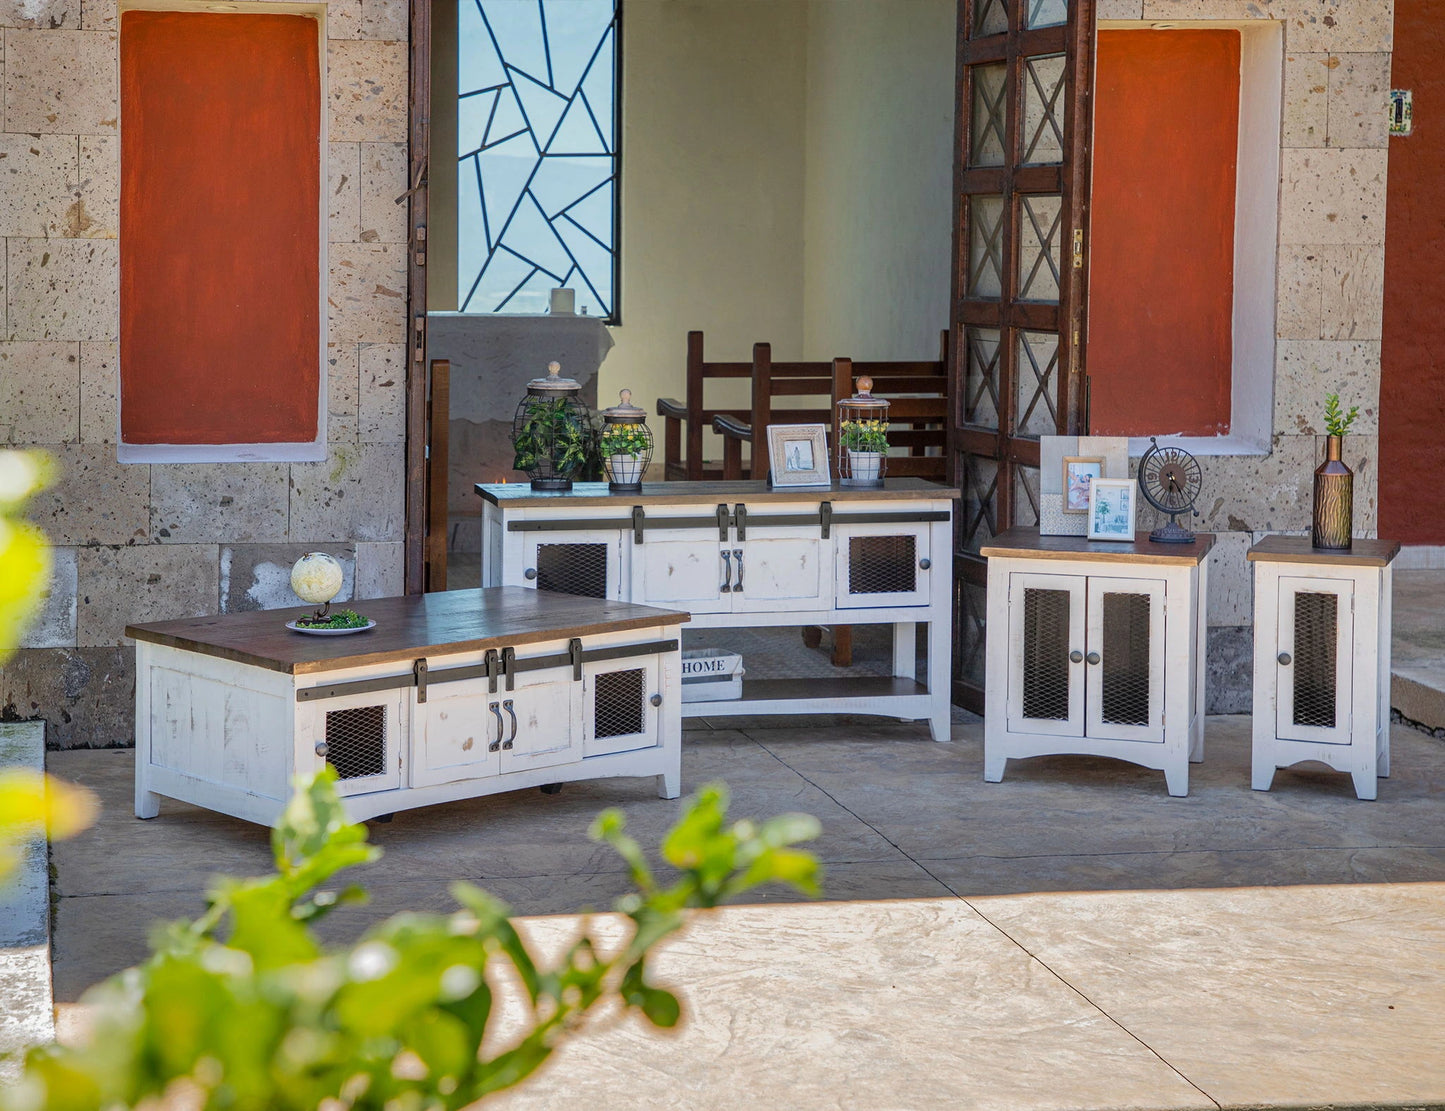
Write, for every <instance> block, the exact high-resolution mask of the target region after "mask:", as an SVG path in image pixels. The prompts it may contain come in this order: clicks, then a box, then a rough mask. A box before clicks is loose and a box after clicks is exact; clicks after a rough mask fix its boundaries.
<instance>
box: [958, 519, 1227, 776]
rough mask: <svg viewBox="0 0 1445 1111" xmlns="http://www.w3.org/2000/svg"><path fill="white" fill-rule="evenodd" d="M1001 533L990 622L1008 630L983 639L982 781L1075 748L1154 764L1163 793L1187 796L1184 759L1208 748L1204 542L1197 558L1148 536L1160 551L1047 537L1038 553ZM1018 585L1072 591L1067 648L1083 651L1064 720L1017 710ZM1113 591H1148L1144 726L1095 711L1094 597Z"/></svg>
mask: <svg viewBox="0 0 1445 1111" xmlns="http://www.w3.org/2000/svg"><path fill="white" fill-rule="evenodd" d="M1021 532H1022V530H1020V534H1021ZM1009 536H1010V537H1011V538H1013V539H1012V540H1011V542H1010V543H1009V545H1007V547H1006V549H1005V550H1003V551H1002V553H1001V554H1000V553H997V552H989V551H987V550H986V551H985V554H986V555H987V556H988V626H989V628H991V629H997V630H1007V635H1006V636H990V637H989V638H988V659H987V675H988V678H987V686H986V690H985V696H984V697H985V714H984V779H985V780H986V781H987V782H989V783H997V782H999V781H1000V780H1002V779H1003V774H1004V770H1005V767H1006V765H1007V763H1008V761H1009V760H1010V759H1011V758H1012V759H1017V758H1021V757H1027V756H1046V755H1056V754H1062V753H1082V754H1088V755H1095V756H1109V757H1113V758H1115V759H1119V760H1127V761H1129V762H1130V763H1134V764H1139V765H1141V766H1143V767H1146V768H1155V769H1158V770H1161V771H1163V772H1164V778H1165V783H1166V785H1167V787H1168V790H1169V793H1170V794H1171V795H1174V796H1183V795H1187V794H1188V793H1189V764H1190V762H1194V763H1198V762H1199V761H1201V760H1203V758H1204V712H1203V707H1204V704H1205V697H1204V683H1205V673H1204V626H1205V612H1206V610H1205V606H1206V603H1207V594H1208V580H1207V571H1206V568H1207V566H1208V565H1207V561H1206V560H1205V559H1204V556H1205V555H1206V554H1207V551H1208V547H1207V545H1204V546H1203V548H1202V551H1201V552H1200V553H1199V555H1198V558H1193V557H1186V558H1173V559H1171V558H1170V557H1169V549H1168V547H1167V546H1165V545H1157V546H1155V547H1156V548H1158V549H1161V550H1162V552H1155V553H1154V554H1152V555H1151V554H1143V553H1141V554H1138V555H1135V554H1133V553H1130V552H1126V551H1124V550H1122V549H1116V550H1113V551H1110V550H1107V549H1104V548H1103V546H1102V545H1097V547H1098V548H1100V549H1101V550H1100V551H1099V552H1098V553H1095V552H1092V551H1089V550H1080V551H1077V552H1068V553H1066V552H1060V551H1058V550H1051V549H1048V548H1046V547H1041V548H1040V550H1039V551H1038V552H1037V553H1034V552H1032V551H1030V550H1029V545H1028V543H1027V542H1024V541H1020V539H1019V537H1018V536H1015V534H1013V533H1010V534H1009ZM1203 539H1204V540H1208V539H1209V538H1208V537H1207V536H1206V537H1204V538H1203ZM1001 547H1002V545H1001ZM1135 547H1136V548H1138V547H1140V545H1137V544H1136V545H1135ZM1080 548H1081V549H1083V548H1084V545H1082V543H1081V544H1080ZM1026 589H1044V590H1061V591H1065V592H1067V593H1068V595H1069V606H1068V618H1067V621H1068V638H1067V649H1066V650H1067V651H1069V652H1071V653H1073V652H1077V653H1079V654H1080V655H1081V656H1082V657H1083V659H1081V660H1077V661H1075V660H1073V659H1072V658H1070V661H1069V664H1068V677H1069V698H1068V706H1069V709H1068V717H1067V719H1037V718H1025V717H1024V716H1023V709H1024V707H1023V696H1022V689H1021V684H1022V673H1023V666H1024V621H1023V612H1022V611H1023V605H1024V591H1025V590H1026ZM1110 592H1121V593H1142V594H1145V595H1147V596H1148V597H1149V599H1150V603H1149V605H1150V610H1149V612H1150V628H1149V681H1150V687H1149V689H1150V695H1149V698H1150V703H1149V705H1150V722H1149V724H1148V725H1147V726H1139V725H1120V724H1114V723H1110V722H1107V721H1104V720H1103V714H1102V712H1101V705H1102V669H1103V655H1102V653H1103V651H1104V648H1103V644H1102V625H1101V605H1102V601H1103V597H1104V595H1105V594H1107V593H1110ZM1091 653H1099V654H1100V655H1099V659H1100V662H1099V663H1091V662H1089V661H1090V654H1091Z"/></svg>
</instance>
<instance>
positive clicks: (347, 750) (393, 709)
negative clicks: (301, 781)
mask: <svg viewBox="0 0 1445 1111" xmlns="http://www.w3.org/2000/svg"><path fill="white" fill-rule="evenodd" d="M406 699H407V693H406V691H405V690H404V689H402V688H397V689H394V690H382V691H369V692H367V693H365V694H353V695H343V696H342V697H340V698H322V699H318V700H316V701H314V702H304V703H301V704H300V705H299V706H298V707H297V714H296V716H297V721H296V726H297V728H296V742H297V745H298V752H297V765H296V766H297V767H298V768H304V767H307V764H306V762H305V761H304V760H303V759H302V757H303V756H304V755H305V753H304V752H302V751H301V749H309V750H311V751H312V752H314V753H315V755H314V756H313V757H312V759H314V760H315V765H314V766H315V767H317V768H319V767H321V764H322V762H323V761H324V762H325V763H327V764H330V765H331V766H332V767H333V768H335V769H336V792H337V794H340V795H364V794H368V793H369V792H371V791H391V790H395V789H396V788H398V787H400V786H401V753H402V741H403V736H402V708H403V704H404V703H405V701H406Z"/></svg>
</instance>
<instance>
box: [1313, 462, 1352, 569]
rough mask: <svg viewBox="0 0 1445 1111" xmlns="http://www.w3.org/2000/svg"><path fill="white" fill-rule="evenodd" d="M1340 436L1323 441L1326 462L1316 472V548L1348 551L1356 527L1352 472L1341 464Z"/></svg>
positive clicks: (1314, 538) (1314, 534) (1314, 532)
mask: <svg viewBox="0 0 1445 1111" xmlns="http://www.w3.org/2000/svg"><path fill="white" fill-rule="evenodd" d="M1343 440H1344V437H1343V436H1326V437H1325V461H1324V462H1323V463H1321V464H1320V465H1319V467H1318V468H1316V470H1315V515H1314V517H1315V519H1314V531H1313V533H1312V537H1313V541H1314V546H1315V547H1316V548H1348V547H1349V546H1350V541H1351V535H1352V533H1353V532H1354V524H1355V472H1354V471H1352V470H1350V468H1349V467H1347V466H1345V464H1344V463H1343V462H1342V461H1341V460H1340V450H1341V447H1342V443H1343Z"/></svg>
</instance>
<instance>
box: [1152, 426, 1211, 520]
mask: <svg viewBox="0 0 1445 1111" xmlns="http://www.w3.org/2000/svg"><path fill="white" fill-rule="evenodd" d="M1149 445H1150V446H1149V450H1148V451H1146V452H1145V453H1144V456H1143V458H1141V459H1140V460H1139V492H1140V493H1141V494H1143V495H1144V500H1145V501H1147V502H1148V503H1149V504H1150V505H1152V506H1153V507H1154V508H1155V509H1157V510H1159V512H1160V513H1167V514H1169V523H1168V524H1167V525H1165V526H1164V527H1163V528H1156V529H1155V530H1154V531H1153V532H1151V533H1150V534H1149V539H1150V540H1153V541H1156V542H1158V543H1161V544H1191V543H1193V542H1194V533H1192V532H1191V531H1189V529H1187V528H1184V527H1183V526H1181V525H1180V524H1179V522H1178V520H1176V518H1178V517H1182V516H1185V515H1186V514H1193V515H1194V516H1195V517H1198V516H1199V510H1197V509H1195V508H1194V503H1195V502H1196V501H1198V500H1199V493H1200V490H1201V488H1202V487H1203V485H1204V475H1203V473H1202V472H1201V471H1200V469H1199V463H1198V462H1197V461H1196V460H1195V458H1194V456H1192V455H1190V454H1189V453H1188V452H1187V451H1185V450H1184V449H1183V448H1178V447H1160V446H1159V441H1158V440H1156V439H1155V438H1154V437H1153V436H1150V437H1149Z"/></svg>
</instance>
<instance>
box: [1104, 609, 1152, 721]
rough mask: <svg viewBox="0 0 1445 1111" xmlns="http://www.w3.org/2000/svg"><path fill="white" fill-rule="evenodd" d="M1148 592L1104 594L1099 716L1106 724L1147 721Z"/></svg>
mask: <svg viewBox="0 0 1445 1111" xmlns="http://www.w3.org/2000/svg"><path fill="white" fill-rule="evenodd" d="M1149 604H1150V599H1149V595H1147V594H1115V593H1112V592H1111V593H1106V594H1105V595H1104V613H1103V634H1104V635H1103V643H1102V644H1101V645H1100V646H1099V655H1100V656H1101V657H1102V659H1101V661H1100V663H1099V666H1100V668H1102V670H1103V677H1102V685H1103V705H1102V707H1101V716H1102V718H1103V721H1104V723H1105V724H1107V725H1143V726H1147V725H1148V724H1149Z"/></svg>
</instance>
